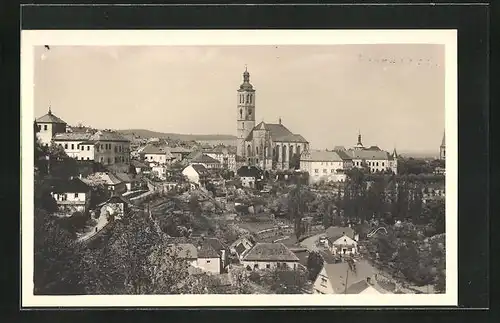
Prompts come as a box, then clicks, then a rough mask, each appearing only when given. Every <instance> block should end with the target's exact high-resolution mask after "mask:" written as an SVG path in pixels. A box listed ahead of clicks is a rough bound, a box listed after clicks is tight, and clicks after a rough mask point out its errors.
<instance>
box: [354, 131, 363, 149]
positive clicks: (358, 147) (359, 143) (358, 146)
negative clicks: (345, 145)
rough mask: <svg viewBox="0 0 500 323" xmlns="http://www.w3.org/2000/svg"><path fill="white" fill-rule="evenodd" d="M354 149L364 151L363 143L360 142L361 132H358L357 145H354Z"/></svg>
mask: <svg viewBox="0 0 500 323" xmlns="http://www.w3.org/2000/svg"><path fill="white" fill-rule="evenodd" d="M354 149H355V150H362V149H364V147H363V143H362V142H361V131H359V132H358V143H357V144H356V146H354Z"/></svg>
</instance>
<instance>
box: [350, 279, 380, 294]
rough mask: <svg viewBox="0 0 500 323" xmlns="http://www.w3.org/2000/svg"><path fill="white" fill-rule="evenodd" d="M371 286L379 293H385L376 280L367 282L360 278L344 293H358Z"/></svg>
mask: <svg viewBox="0 0 500 323" xmlns="http://www.w3.org/2000/svg"><path fill="white" fill-rule="evenodd" d="M369 287H372V288H374V289H375V290H376V291H378V292H379V293H381V294H386V293H387V292H386V291H385V290H384V289H383V288H382V287H381V286H379V285H378V284H377V283H376V282H373V283H368V281H367V280H366V279H364V280H360V281H359V282H357V283H354V284H352V285H351V286H349V287H348V288H347V292H346V294H359V293H361V292H362V291H364V290H366V289H367V288H369Z"/></svg>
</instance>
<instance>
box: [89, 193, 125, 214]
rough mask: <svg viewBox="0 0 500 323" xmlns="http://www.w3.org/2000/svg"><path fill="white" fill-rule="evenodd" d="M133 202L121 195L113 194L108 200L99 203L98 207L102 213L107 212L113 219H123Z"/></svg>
mask: <svg viewBox="0 0 500 323" xmlns="http://www.w3.org/2000/svg"><path fill="white" fill-rule="evenodd" d="M131 204H132V203H131V202H130V201H129V200H128V199H126V198H124V197H123V196H121V195H113V196H111V197H110V198H109V199H108V200H107V201H106V202H103V203H101V204H99V205H98V206H97V207H98V208H99V210H100V214H101V215H102V214H106V215H107V216H109V217H113V219H122V218H123V216H124V215H126V214H127V213H128V212H129V211H130V205H131Z"/></svg>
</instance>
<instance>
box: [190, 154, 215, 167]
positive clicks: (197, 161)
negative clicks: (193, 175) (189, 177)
mask: <svg viewBox="0 0 500 323" xmlns="http://www.w3.org/2000/svg"><path fill="white" fill-rule="evenodd" d="M189 163H190V164H191V165H203V166H204V167H205V168H206V169H221V168H222V164H221V163H220V162H219V161H218V160H217V159H215V158H212V157H210V156H208V155H206V154H204V153H202V152H199V154H198V155H196V156H195V157H193V158H191V159H190V160H189Z"/></svg>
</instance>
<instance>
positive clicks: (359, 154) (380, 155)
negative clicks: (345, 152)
mask: <svg viewBox="0 0 500 323" xmlns="http://www.w3.org/2000/svg"><path fill="white" fill-rule="evenodd" d="M349 154H350V155H351V157H352V158H354V159H379V160H388V159H390V155H389V153H388V152H386V151H383V150H370V149H359V150H356V149H353V150H349Z"/></svg>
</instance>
